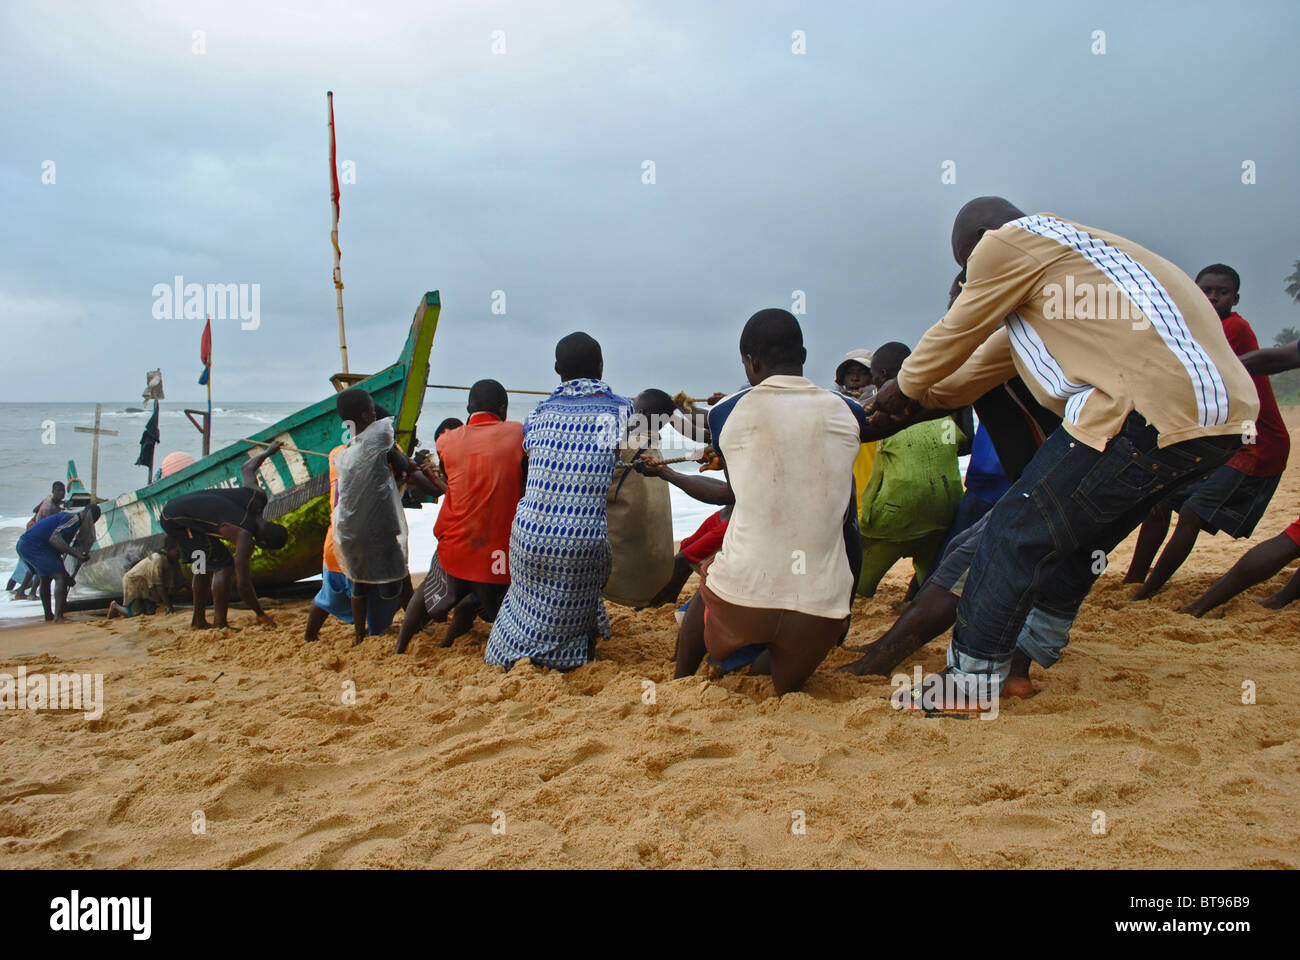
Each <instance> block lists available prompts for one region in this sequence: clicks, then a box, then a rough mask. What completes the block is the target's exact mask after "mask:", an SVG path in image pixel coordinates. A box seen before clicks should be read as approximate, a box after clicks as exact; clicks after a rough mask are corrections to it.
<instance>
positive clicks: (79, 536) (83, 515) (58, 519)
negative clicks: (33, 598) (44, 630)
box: [18, 503, 99, 623]
mask: <svg viewBox="0 0 1300 960" xmlns="http://www.w3.org/2000/svg"><path fill="white" fill-rule="evenodd" d="M98 520H99V505H98V504H93V503H92V504H91V505H90V506H88V507H86V508H85V509H83V510H81V511H79V512H77V513H67V512H60V513H52V514H50V515H49V516H48V517H45V518H44V519H43V520H37V521H36V522H35V523H33V524H32V525H31V526H30V527H28V528H27V532H26V533H24V534H23V535H22V536H21V537H19V538H18V556H19V557H21V558H22V561H23V563H25V564H27V567H28V569H30V570H31V571H32V574H33V575H34V576H36V577H38V578H39V583H40V594H41V607H42V608H44V611H45V619H46V620H47V621H53V622H54V623H64V622H66V618H65V617H64V616H63V609H64V606H65V605H66V604H67V601H68V587H69V586H71V579H70V578H69V577H68V571H67V568H65V567H64V565H63V558H64V557H65V556H72V557H76V558H77V559H78V560H80V561H81V562H82V563H85V562H86V561H87V560H89V559H90V545H91V544H92V543H94V542H95V533H94V529H95V523H96V522H97V521H98ZM51 584H53V585H54V591H55V592H54V607H53V609H51V608H50V585H51Z"/></svg>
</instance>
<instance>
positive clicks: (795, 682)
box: [700, 565, 849, 692]
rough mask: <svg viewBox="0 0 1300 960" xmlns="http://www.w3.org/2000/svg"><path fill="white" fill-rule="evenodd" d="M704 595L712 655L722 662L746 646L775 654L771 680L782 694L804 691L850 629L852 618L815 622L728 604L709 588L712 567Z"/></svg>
mask: <svg viewBox="0 0 1300 960" xmlns="http://www.w3.org/2000/svg"><path fill="white" fill-rule="evenodd" d="M700 596H701V597H703V598H704V645H705V647H706V648H707V649H708V651H709V656H710V657H711V658H712V659H713V660H715V661H717V662H719V663H723V662H724V661H726V660H727V658H729V657H731V656H732V655H733V654H735V653H736V652H737V651H739V650H741V649H743V648H745V647H749V646H751V645H754V644H762V645H765V646H766V647H767V649H768V650H769V651H770V652H771V654H772V679H773V682H774V683H776V686H777V690H778V691H779V692H784V690H790V689H797V688H798V687H799V686H801V685H802V684H803V682H804V680H806V679H807V678H808V677H809V676H810V675H811V674H812V672H813V671H814V670H816V669H817V666H818V664H820V663H821V662H822V661H823V660H825V659H826V654H828V653H830V652H831V650H832V649H834V647H835V645H836V644H837V643H839V640H840V637H842V636H843V635H844V630H845V628H846V627H847V626H848V619H849V618H848V617H839V618H834V617H815V616H813V615H812V614H808V613H799V612H798V611H796V610H779V609H774V608H770V607H742V606H740V605H739V604H735V603H730V602H729V601H727V600H723V599H722V598H721V597H719V596H718V595H717V594H716V593H714V592H713V591H711V590H710V589H709V587H708V567H707V565H706V566H705V568H704V570H702V571H701V573H700Z"/></svg>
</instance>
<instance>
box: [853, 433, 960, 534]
mask: <svg viewBox="0 0 1300 960" xmlns="http://www.w3.org/2000/svg"><path fill="white" fill-rule="evenodd" d="M963 436H964V435H963V434H962V432H961V430H960V429H958V427H957V424H956V423H954V422H953V420H952V418H951V417H940V418H939V419H937V420H926V421H924V422H922V423H918V424H915V425H914V426H911V427H908V428H907V429H906V430H901V431H899V432H898V433H896V434H894V435H893V436H892V437H887V438H886V439H884V440H881V441H880V449H879V451H878V453H877V454H876V463H875V466H874V467H872V470H871V479H870V480H868V481H867V486H866V488H865V489H864V490H863V491H862V511H861V515H860V518H859V519H860V524H861V527H862V537H863V539H871V540H893V541H896V542H901V541H905V540H915V539H917V538H919V537H923V536H925V535H926V534H929V533H934V532H935V531H937V530H947V529H948V526H949V525H950V524H951V523H952V518H953V514H955V513H956V512H957V504H958V503H960V502H961V497H962V485H961V469H960V468H959V466H958V465H957V444H958V443H959V442H960V441H961V439H962V437H963Z"/></svg>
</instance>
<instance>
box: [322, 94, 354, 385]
mask: <svg viewBox="0 0 1300 960" xmlns="http://www.w3.org/2000/svg"><path fill="white" fill-rule="evenodd" d="M325 98H326V100H327V102H328V104H329V127H330V213H331V217H332V223H331V225H330V243H331V244H332V245H333V247H334V295H335V298H336V299H337V302H338V312H339V361H340V362H341V363H342V364H343V369H342V373H343V374H344V376H347V373H348V340H347V335H346V334H345V333H344V331H343V270H342V267H341V266H340V261H341V260H342V259H343V252H342V251H341V250H339V168H338V150H337V148H336V146H335V143H334V91H332V90H327V91H326V92H325Z"/></svg>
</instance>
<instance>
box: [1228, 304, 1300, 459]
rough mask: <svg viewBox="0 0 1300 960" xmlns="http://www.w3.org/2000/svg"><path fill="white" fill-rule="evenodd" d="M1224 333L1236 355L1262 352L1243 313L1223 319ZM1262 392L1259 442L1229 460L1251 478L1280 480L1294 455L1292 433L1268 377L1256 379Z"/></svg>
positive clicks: (1257, 387) (1256, 387)
mask: <svg viewBox="0 0 1300 960" xmlns="http://www.w3.org/2000/svg"><path fill="white" fill-rule="evenodd" d="M1223 332H1224V334H1225V335H1226V336H1227V338H1228V345H1229V346H1231V347H1232V352H1233V353H1235V354H1237V355H1238V356H1240V355H1241V354H1243V353H1248V352H1249V351H1251V350H1258V349H1259V341H1258V340H1257V339H1255V331H1254V330H1252V329H1250V324H1248V323H1247V322H1246V320H1245V318H1244V317H1242V315H1241V314H1239V313H1236V312H1233V313H1230V314H1228V315H1227V316H1226V317H1224V318H1223ZM1251 379H1253V380H1254V381H1255V389H1256V390H1257V391H1258V392H1259V417H1258V419H1256V421H1255V442H1254V443H1246V444H1243V445H1242V447H1241V450H1240V451H1239V452H1238V453H1237V454H1236V455H1234V456H1233V458H1232V459H1231V460H1229V461H1228V466H1230V467H1232V468H1233V469H1234V470H1240V471H1241V472H1242V473H1244V474H1246V475H1247V476H1249V477H1276V476H1280V475H1281V474H1282V471H1283V470H1285V469H1286V461H1287V456H1288V455H1289V454H1290V453H1291V434H1290V432H1289V431H1288V430H1287V428H1286V424H1285V423H1283V422H1282V411H1281V410H1279V409H1278V408H1277V398H1276V397H1274V396H1273V384H1272V383H1271V382H1270V381H1269V379H1268V377H1252V378H1251Z"/></svg>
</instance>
